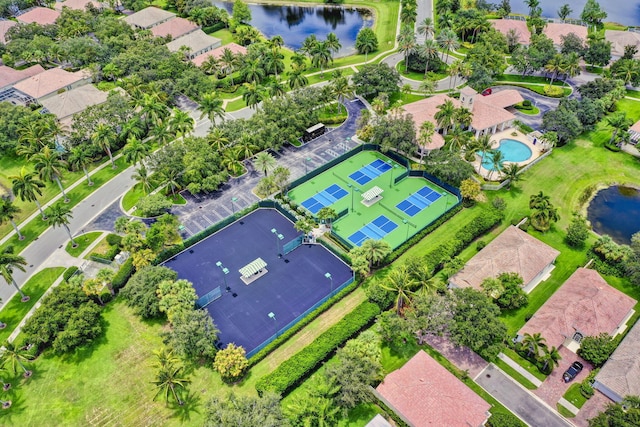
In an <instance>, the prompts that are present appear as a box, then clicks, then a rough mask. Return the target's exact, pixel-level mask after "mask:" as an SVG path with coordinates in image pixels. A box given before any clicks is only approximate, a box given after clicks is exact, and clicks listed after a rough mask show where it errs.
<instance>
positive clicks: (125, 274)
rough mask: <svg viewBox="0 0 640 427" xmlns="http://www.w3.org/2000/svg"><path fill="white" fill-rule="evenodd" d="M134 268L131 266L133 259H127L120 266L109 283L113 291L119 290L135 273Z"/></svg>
mask: <svg viewBox="0 0 640 427" xmlns="http://www.w3.org/2000/svg"><path fill="white" fill-rule="evenodd" d="M135 270H136V269H135V267H134V266H133V258H131V257H129V258H127V260H126V261H125V262H124V264H122V266H120V270H118V272H117V273H116V275H115V276H113V280H112V281H111V285H112V286H113V290H114V291H118V290H119V289H121V288H122V287H123V286H124V285H125V284H126V283H127V280H129V277H131V275H132V274H133V273H134V272H135Z"/></svg>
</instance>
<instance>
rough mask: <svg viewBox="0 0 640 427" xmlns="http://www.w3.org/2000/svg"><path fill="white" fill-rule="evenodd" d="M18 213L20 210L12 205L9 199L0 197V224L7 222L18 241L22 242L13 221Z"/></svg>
mask: <svg viewBox="0 0 640 427" xmlns="http://www.w3.org/2000/svg"><path fill="white" fill-rule="evenodd" d="M19 213H20V208H19V207H17V206H16V205H14V204H13V202H12V201H11V199H10V198H9V197H0V224H4V222H5V221H9V223H10V224H11V226H12V227H13V229H14V230H15V232H16V234H17V235H18V239H19V240H24V236H23V235H22V233H20V230H19V229H18V226H17V225H16V222H15V220H14V218H15V216H16V215H17V214H19Z"/></svg>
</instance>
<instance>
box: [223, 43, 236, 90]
mask: <svg viewBox="0 0 640 427" xmlns="http://www.w3.org/2000/svg"><path fill="white" fill-rule="evenodd" d="M220 64H221V65H222V70H223V71H224V73H225V75H227V76H231V84H232V85H233V73H234V72H235V70H236V66H237V65H238V57H237V56H236V55H235V54H234V53H233V52H232V51H231V49H229V48H224V49H223V51H222V55H221V56H220Z"/></svg>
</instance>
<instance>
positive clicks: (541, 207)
mask: <svg viewBox="0 0 640 427" xmlns="http://www.w3.org/2000/svg"><path fill="white" fill-rule="evenodd" d="M531 197H532V198H533V197H534V196H531ZM545 197H546V196H545ZM531 206H532V201H531V200H530V202H529V207H531ZM532 209H533V212H532V213H531V225H533V228H535V229H536V230H538V231H542V232H545V231H547V230H549V228H551V223H552V222H556V221H558V220H559V219H560V215H559V214H558V209H556V208H555V207H554V206H553V205H552V204H551V202H549V201H548V200H542V201H540V202H538V203H536V204H535V206H534V207H533V208H532Z"/></svg>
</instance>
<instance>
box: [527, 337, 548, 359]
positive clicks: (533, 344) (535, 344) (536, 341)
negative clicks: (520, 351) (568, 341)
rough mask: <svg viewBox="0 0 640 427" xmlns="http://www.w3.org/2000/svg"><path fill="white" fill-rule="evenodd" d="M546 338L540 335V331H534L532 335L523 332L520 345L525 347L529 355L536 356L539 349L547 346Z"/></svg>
mask: <svg viewBox="0 0 640 427" xmlns="http://www.w3.org/2000/svg"><path fill="white" fill-rule="evenodd" d="M546 342H547V340H546V339H545V338H544V337H543V336H542V334H541V333H540V332H536V333H534V334H533V335H531V334H529V333H525V334H524V337H523V338H522V346H523V347H524V348H526V349H527V352H528V353H529V357H532V356H533V357H534V358H536V359H537V358H538V356H539V355H540V350H541V349H542V348H544V347H546V346H547V344H546Z"/></svg>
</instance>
